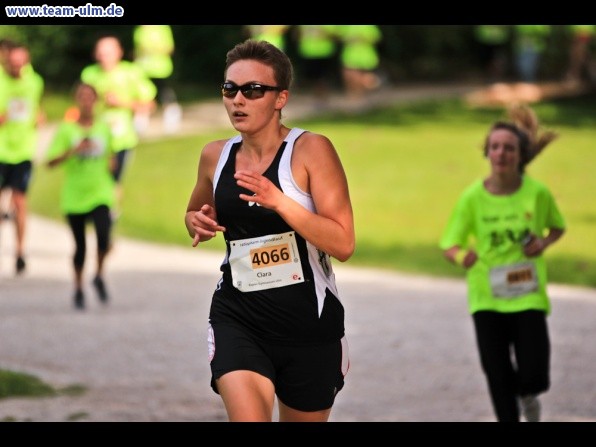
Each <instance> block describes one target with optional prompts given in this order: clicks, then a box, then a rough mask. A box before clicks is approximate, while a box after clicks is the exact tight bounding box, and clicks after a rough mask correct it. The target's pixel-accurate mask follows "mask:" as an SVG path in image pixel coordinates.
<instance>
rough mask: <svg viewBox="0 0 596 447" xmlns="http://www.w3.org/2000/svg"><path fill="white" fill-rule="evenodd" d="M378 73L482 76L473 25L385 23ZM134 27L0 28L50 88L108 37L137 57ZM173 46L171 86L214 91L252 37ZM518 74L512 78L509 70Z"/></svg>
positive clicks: (555, 71)
mask: <svg viewBox="0 0 596 447" xmlns="http://www.w3.org/2000/svg"><path fill="white" fill-rule="evenodd" d="M380 27H381V30H382V32H383V41H382V42H381V43H380V44H379V52H380V55H381V60H382V63H381V70H382V72H383V74H384V75H385V77H386V78H387V80H388V81H389V82H392V83H402V82H411V81H450V80H462V79H470V78H475V77H477V76H479V75H480V74H481V67H480V66H479V59H478V51H479V49H478V44H477V42H476V41H475V38H474V33H473V29H474V26H473V25H380ZM133 28H134V25H1V26H0V38H2V37H10V38H13V39H16V40H19V41H22V42H24V43H26V44H27V45H29V47H30V49H31V54H32V60H33V63H34V66H35V68H36V69H37V71H39V72H40V74H41V75H42V76H43V77H44V78H45V80H46V83H47V85H48V86H49V87H50V88H53V89H64V88H69V87H70V86H71V85H72V83H73V82H74V81H75V80H76V79H77V78H78V76H79V74H80V72H81V69H82V68H83V67H84V66H85V65H87V64H89V63H91V62H93V59H92V54H91V52H92V48H93V44H94V42H95V40H96V39H97V37H98V36H99V35H101V34H103V33H113V34H116V35H117V36H119V37H120V38H121V40H122V42H123V44H124V46H125V49H126V58H127V59H130V58H131V57H132V51H133V48H132V32H133ZM292 28H295V27H291V28H290V30H289V31H288V33H287V34H286V39H287V49H286V51H287V52H288V54H289V55H290V56H291V57H292V59H293V61H294V64H295V67H296V70H297V72H300V69H301V60H300V58H299V57H298V55H297V52H296V32H295V29H292ZM172 30H173V32H174V37H175V41H176V53H175V55H174V63H175V73H174V75H173V79H172V80H173V82H175V83H179V84H181V85H188V84H191V85H194V84H196V85H200V86H210V85H212V84H216V83H219V82H220V81H221V79H222V74H223V66H224V62H225V53H226V51H227V50H228V49H229V48H231V47H232V46H233V45H234V44H235V43H237V42H239V41H241V40H244V39H245V38H246V37H247V34H246V32H245V29H244V27H243V26H242V25H172ZM568 45H569V36H568V31H567V27H566V25H554V26H553V27H552V32H551V35H550V37H549V45H548V48H547V51H546V54H545V55H544V59H543V63H542V66H541V72H540V73H541V78H542V79H545V80H548V79H560V78H561V77H562V75H563V73H564V70H565V68H566V66H567V57H568V56H567V48H568ZM510 74H511V75H512V76H513V73H510Z"/></svg>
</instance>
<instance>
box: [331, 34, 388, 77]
mask: <svg viewBox="0 0 596 447" xmlns="http://www.w3.org/2000/svg"><path fill="white" fill-rule="evenodd" d="M339 30H340V36H341V39H342V42H343V48H342V52H341V61H342V64H343V66H344V67H345V68H351V69H356V70H374V69H376V68H377V67H378V65H379V55H378V53H377V48H376V44H377V43H378V42H379V41H380V40H381V37H382V35H381V30H380V28H379V27H378V26H377V25H339Z"/></svg>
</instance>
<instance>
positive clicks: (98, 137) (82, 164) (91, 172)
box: [45, 121, 115, 214]
mask: <svg viewBox="0 0 596 447" xmlns="http://www.w3.org/2000/svg"><path fill="white" fill-rule="evenodd" d="M85 137H88V138H90V139H91V141H92V143H93V146H92V148H91V149H90V150H89V151H87V152H86V153H84V154H76V155H71V156H70V157H68V158H67V159H66V160H65V161H64V162H63V163H62V164H61V165H60V166H62V167H63V168H64V174H65V175H64V183H63V185H62V192H61V197H60V208H61V210H62V212H63V213H64V214H83V213H88V212H90V211H92V210H93V209H95V208H96V207H98V206H100V205H107V206H108V207H112V206H113V204H114V200H115V182H114V178H113V177H112V174H111V172H110V159H111V158H112V156H113V152H112V149H111V141H112V135H111V132H110V128H109V127H108V125H107V124H106V123H104V122H101V121H98V122H96V123H95V124H94V125H93V126H92V127H91V128H90V129H85V128H83V127H81V126H80V125H79V124H78V123H73V122H66V121H65V122H62V123H60V125H59V126H58V129H57V130H56V133H55V135H54V137H53V139H52V141H51V143H50V146H49V148H48V150H47V152H46V155H45V157H46V159H47V160H51V159H54V158H56V157H58V156H60V155H62V154H64V153H65V152H67V151H69V150H70V149H72V148H73V147H75V146H77V145H78V144H79V143H80V142H81V140H82V139H83V138H85Z"/></svg>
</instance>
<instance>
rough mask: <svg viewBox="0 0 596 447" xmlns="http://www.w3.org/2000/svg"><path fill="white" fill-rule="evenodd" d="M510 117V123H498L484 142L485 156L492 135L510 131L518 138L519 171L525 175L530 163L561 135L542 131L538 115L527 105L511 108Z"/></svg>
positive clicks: (492, 127)
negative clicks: (500, 131) (499, 131)
mask: <svg viewBox="0 0 596 447" xmlns="http://www.w3.org/2000/svg"><path fill="white" fill-rule="evenodd" d="M508 116H509V121H497V122H496V123H494V124H493V125H492V126H491V128H490V131H489V132H488V135H487V136H486V138H485V140H484V146H483V149H484V155H485V156H486V155H487V153H488V142H489V139H490V135H491V134H492V133H493V132H494V131H495V130H499V129H505V130H508V131H510V132H511V133H513V134H514V135H516V136H517V139H518V142H519V151H520V162H519V166H518V171H519V172H520V173H522V174H523V173H524V172H525V169H526V166H527V165H528V163H530V162H531V161H532V160H533V159H534V158H535V157H536V156H537V155H538V154H539V153H540V152H542V150H543V149H544V148H545V147H546V146H547V145H548V144H550V143H551V142H552V141H553V140H555V139H556V138H557V137H558V136H559V135H558V134H557V133H556V132H553V131H550V130H547V131H541V130H540V123H539V121H538V117H537V116H536V113H535V112H534V111H533V110H532V109H531V108H530V107H529V106H527V105H525V104H516V105H513V106H511V107H510V108H509V110H508Z"/></svg>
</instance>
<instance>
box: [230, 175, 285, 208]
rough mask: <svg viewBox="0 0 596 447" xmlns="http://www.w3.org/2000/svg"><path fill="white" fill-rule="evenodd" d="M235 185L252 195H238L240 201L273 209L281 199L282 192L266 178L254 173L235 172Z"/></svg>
mask: <svg viewBox="0 0 596 447" xmlns="http://www.w3.org/2000/svg"><path fill="white" fill-rule="evenodd" d="M234 178H235V179H236V183H237V184H238V186H241V187H242V188H246V189H248V190H249V191H252V192H253V193H254V194H253V195H248V194H240V198H241V199H242V200H246V201H247V202H249V203H251V202H252V203H256V204H257V205H260V206H263V207H265V208H268V209H275V207H276V206H278V204H279V201H280V200H281V199H282V197H283V195H284V194H283V192H282V191H281V190H280V189H279V188H278V187H276V186H275V185H274V184H273V182H271V180H269V179H268V178H267V177H265V176H263V175H261V174H259V173H258V172H254V171H236V173H235V174H234Z"/></svg>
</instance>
